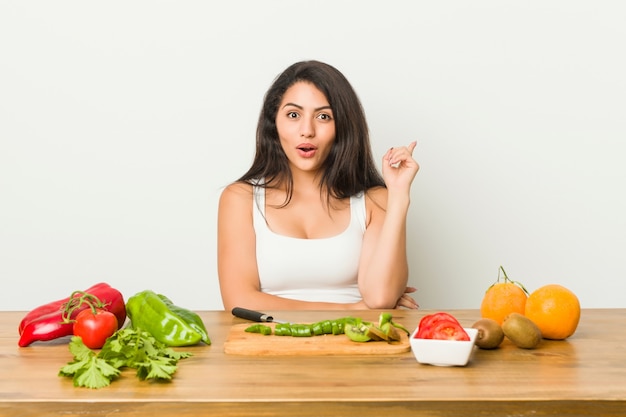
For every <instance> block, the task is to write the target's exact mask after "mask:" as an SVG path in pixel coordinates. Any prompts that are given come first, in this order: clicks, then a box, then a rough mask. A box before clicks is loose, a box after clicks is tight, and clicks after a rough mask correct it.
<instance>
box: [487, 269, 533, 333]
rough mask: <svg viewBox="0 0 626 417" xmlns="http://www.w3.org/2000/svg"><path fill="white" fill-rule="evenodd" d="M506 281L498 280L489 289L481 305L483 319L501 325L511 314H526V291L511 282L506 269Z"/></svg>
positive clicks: (519, 285)
mask: <svg viewBox="0 0 626 417" xmlns="http://www.w3.org/2000/svg"><path fill="white" fill-rule="evenodd" d="M500 270H501V271H502V272H503V274H504V281H503V282H499V281H500V276H499V275H498V280H497V281H496V282H495V284H493V285H492V286H491V287H489V288H488V289H487V291H486V292H485V295H484V296H483V300H482V302H481V304H480V315H481V317H483V318H487V319H492V320H495V321H497V322H498V323H499V324H500V325H501V324H502V322H503V321H504V319H505V317H506V316H508V315H509V314H511V313H519V314H522V315H523V314H524V311H525V309H526V299H527V298H528V296H527V295H526V294H527V292H526V289H525V288H524V286H523V285H521V284H520V283H518V282H515V281H511V280H510V279H509V277H507V275H506V272H504V269H503V268H502V267H500Z"/></svg>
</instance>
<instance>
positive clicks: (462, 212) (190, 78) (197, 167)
mask: <svg viewBox="0 0 626 417" xmlns="http://www.w3.org/2000/svg"><path fill="white" fill-rule="evenodd" d="M625 13H626V6H625V5H624V3H622V2H620V1H596V2H590V1H581V0H574V1H564V0H563V1H542V2H511V1H504V2H503V1H481V0H479V1H473V2H465V1H442V2H430V1H418V2H415V1H395V2H379V1H376V2H375V1H372V0H367V1H362V0H359V1H341V2H335V1H329V0H321V1H318V2H315V3H310V2H300V3H297V2H296V3H294V2H287V1H263V2H260V1H254V0H243V1H229V2H219V3H218V2H200V1H184V2H180V1H168V2H166V1H157V2H152V1H150V2H147V1H139V2H117V1H113V2H105V3H102V2H99V3H96V2H80V1H65V2H43V1H42V2H23V1H5V2H2V3H0V60H1V65H0V141H1V142H0V143H1V145H0V278H1V280H2V283H3V288H4V289H3V290H2V291H0V309H2V310H15V309H18V310H26V309H30V308H32V307H35V306H36V305H39V304H41V303H44V302H47V301H50V300H52V299H56V298H61V297H63V296H66V295H68V294H69V293H70V292H71V291H73V290H74V289H84V288H87V287H88V286H90V285H91V284H93V283H95V282H99V281H106V282H109V283H110V284H112V285H114V286H116V287H118V288H119V289H121V290H122V292H123V293H124V294H125V295H127V296H130V295H132V294H134V293H135V292H137V291H140V290H143V289H146V288H151V289H154V290H155V291H159V292H163V293H165V294H167V295H168V296H170V298H172V299H173V300H174V301H175V302H177V303H178V304H180V305H185V306H188V307H190V308H197V309H221V308H222V304H221V300H220V296H219V289H218V284H217V275H216V208H217V199H218V196H219V192H220V189H221V187H223V186H224V185H226V184H227V183H228V182H230V181H232V180H234V179H235V178H236V177H238V176H239V175H240V174H242V173H243V172H244V170H245V169H246V168H247V167H248V165H249V164H250V162H251V158H252V154H253V147H254V133H255V122H256V119H257V115H258V111H259V109H260V105H261V101H262V96H263V94H264V92H265V90H266V89H267V87H268V86H269V84H270V83H271V81H272V79H273V78H274V77H275V76H276V75H277V74H278V73H279V72H280V71H281V70H282V69H284V68H285V67H286V66H288V65H289V64H291V63H293V62H295V61H298V60H302V59H319V60H323V61H326V62H329V63H331V64H333V65H335V66H336V67H338V68H339V69H340V70H342V71H343V72H344V73H345V75H346V76H347V77H348V78H349V79H350V80H351V82H352V83H353V85H354V87H355V89H356V90H357V91H358V93H359V96H360V97H361V99H362V101H363V104H364V107H365V109H366V112H367V114H368V117H369V122H370V128H371V133H372V139H373V142H374V151H375V154H376V155H377V157H380V156H382V154H383V153H384V151H385V150H386V149H387V148H388V147H390V146H397V145H401V144H406V143H408V142H409V141H411V140H413V139H417V140H418V142H419V144H418V148H417V149H416V152H415V157H416V159H417V160H418V161H419V162H420V164H421V170H420V173H419V174H418V177H417V178H416V180H415V183H414V186H413V189H412V206H411V209H410V218H409V236H410V237H409V258H410V267H411V284H412V285H414V286H417V287H418V288H419V292H418V293H417V299H418V301H419V302H420V304H421V306H422V307H423V308H433V309H453V308H477V307H478V306H479V304H480V300H481V298H482V294H483V291H484V290H485V289H486V288H487V287H488V286H489V285H490V284H491V283H492V282H494V281H495V279H496V278H497V276H498V268H499V266H500V265H503V266H504V267H505V269H506V271H507V272H508V275H509V276H510V277H511V278H512V279H515V280H519V281H522V282H523V283H524V284H525V285H526V287H527V288H528V289H530V290H532V289H534V288H537V287H538V286H540V285H543V284H546V283H553V282H554V283H560V284H563V285H565V286H567V287H569V288H571V289H572V290H574V291H575V292H576V293H577V294H578V295H579V297H580V299H581V302H582V304H583V306H584V307H626V301H624V298H623V295H622V294H624V293H625V292H626V279H625V278H626V263H625V262H623V255H624V253H625V249H626V238H625V236H626V222H625V220H624V213H625V212H626V196H625V194H624V184H625V180H626V168H625V166H624V164H623V157H624V154H625V153H624V150H625V147H626V146H625V139H626V117H625V115H626V101H625V100H624V97H626V82H625V77H624V74H625V73H626V58H625V54H624V53H623V46H624V45H623V44H624V42H623V41H624V39H626V29H625V26H624V24H623V20H624V15H625Z"/></svg>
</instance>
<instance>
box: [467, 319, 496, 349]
mask: <svg viewBox="0 0 626 417" xmlns="http://www.w3.org/2000/svg"><path fill="white" fill-rule="evenodd" d="M472 327H473V328H474V329H478V335H477V336H476V346H478V347H479V348H481V349H495V348H497V347H498V346H500V343H502V341H503V340H504V332H503V331H502V327H501V326H500V324H499V323H498V322H497V321H495V320H493V319H488V318H482V319H480V320H478V321H477V322H476V323H474V324H472Z"/></svg>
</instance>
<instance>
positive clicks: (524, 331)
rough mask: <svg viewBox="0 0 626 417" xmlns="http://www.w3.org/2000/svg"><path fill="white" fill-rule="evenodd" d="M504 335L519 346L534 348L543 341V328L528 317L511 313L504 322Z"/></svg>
mask: <svg viewBox="0 0 626 417" xmlns="http://www.w3.org/2000/svg"><path fill="white" fill-rule="evenodd" d="M502 331H503V332H504V335H505V336H506V337H507V338H508V339H509V340H510V341H511V342H513V344H514V345H515V346H517V347H520V348H523V349H534V348H536V347H537V345H538V344H539V342H541V330H539V327H537V325H536V324H535V323H534V322H533V321H532V320H531V319H529V318H528V317H526V316H524V315H522V314H519V313H511V314H509V315H508V316H506V317H505V318H504V321H503V322H502Z"/></svg>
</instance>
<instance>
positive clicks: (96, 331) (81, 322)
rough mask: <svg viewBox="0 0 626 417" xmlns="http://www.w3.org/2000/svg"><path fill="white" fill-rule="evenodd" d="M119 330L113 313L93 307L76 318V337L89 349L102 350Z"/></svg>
mask: <svg viewBox="0 0 626 417" xmlns="http://www.w3.org/2000/svg"><path fill="white" fill-rule="evenodd" d="M117 328H118V327H117V318H116V317H115V315H114V314H113V313H111V312H110V311H106V310H104V309H102V308H95V307H93V306H92V307H91V308H88V309H86V310H83V311H81V312H80V313H78V315H77V316H76V321H75V323H74V336H78V337H80V338H81V339H82V341H83V343H84V344H85V346H87V347H88V348H90V349H100V348H101V347H102V346H103V345H104V343H105V342H106V340H107V338H108V337H109V336H112V335H113V333H115V332H116V331H117Z"/></svg>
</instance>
